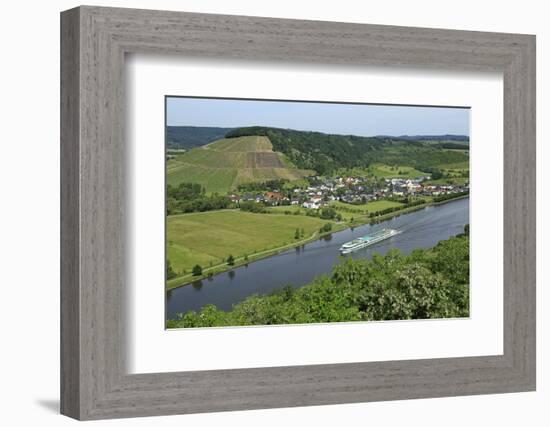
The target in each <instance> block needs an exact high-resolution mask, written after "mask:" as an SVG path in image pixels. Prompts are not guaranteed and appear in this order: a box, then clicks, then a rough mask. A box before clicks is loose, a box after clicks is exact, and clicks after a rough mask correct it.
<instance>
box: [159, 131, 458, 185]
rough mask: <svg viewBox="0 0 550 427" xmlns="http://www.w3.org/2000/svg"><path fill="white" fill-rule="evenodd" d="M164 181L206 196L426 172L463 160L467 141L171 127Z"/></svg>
mask: <svg viewBox="0 0 550 427" xmlns="http://www.w3.org/2000/svg"><path fill="white" fill-rule="evenodd" d="M167 144H168V148H184V149H186V150H187V151H185V152H183V153H173V154H171V155H170V156H169V161H168V164H167V179H168V183H169V184H172V185H175V184H177V183H179V182H196V183H200V184H201V185H203V186H204V187H205V188H206V189H207V191H208V192H219V193H224V192H227V191H229V190H230V189H234V188H236V187H237V186H238V185H239V184H244V183H251V182H259V181H268V180H274V179H284V180H288V181H293V180H297V179H301V178H303V177H305V176H308V175H314V174H316V175H330V174H333V173H337V172H338V171H339V170H341V169H351V168H367V167H369V166H371V165H375V164H378V165H380V164H381V165H389V166H408V167H411V168H414V169H416V170H418V171H422V172H425V173H427V174H429V173H434V172H436V171H439V170H441V169H444V168H445V166H446V165H451V164H460V163H464V162H467V161H468V160H469V155H468V151H467V150H468V149H469V145H468V137H466V136H462V135H440V136H434V135H416V136H406V135H405V136H399V137H393V136H376V137H364V136H355V135H331V134H325V133H321V132H306V131H298V130H293V129H280V128H272V127H264V126H252V127H244V128H233V129H231V128H214V127H208V128H205V127H190V126H186V127H183V126H176V127H174V126H171V127H169V128H168V129H167Z"/></svg>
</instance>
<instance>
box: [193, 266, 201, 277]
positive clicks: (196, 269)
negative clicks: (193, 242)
mask: <svg viewBox="0 0 550 427" xmlns="http://www.w3.org/2000/svg"><path fill="white" fill-rule="evenodd" d="M201 274H202V267H201V266H200V265H199V264H196V265H195V266H194V267H193V276H200V275H201Z"/></svg>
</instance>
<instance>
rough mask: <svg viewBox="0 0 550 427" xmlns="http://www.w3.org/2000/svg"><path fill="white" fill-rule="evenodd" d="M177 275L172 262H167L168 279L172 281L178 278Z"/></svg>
mask: <svg viewBox="0 0 550 427" xmlns="http://www.w3.org/2000/svg"><path fill="white" fill-rule="evenodd" d="M176 276H177V274H176V272H175V271H174V269H173V268H172V265H171V264H170V260H166V279H168V280H170V279H173V278H174V277H176Z"/></svg>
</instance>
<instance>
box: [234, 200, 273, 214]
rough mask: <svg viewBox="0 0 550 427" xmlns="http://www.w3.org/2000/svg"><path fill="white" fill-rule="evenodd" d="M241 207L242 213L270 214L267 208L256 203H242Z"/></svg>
mask: <svg viewBox="0 0 550 427" xmlns="http://www.w3.org/2000/svg"><path fill="white" fill-rule="evenodd" d="M239 207H240V208H241V210H242V211H245V212H252V213H269V211H268V210H267V209H266V208H265V206H264V205H263V204H261V203H256V202H241V203H240V205H239Z"/></svg>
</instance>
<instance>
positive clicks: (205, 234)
mask: <svg viewBox="0 0 550 427" xmlns="http://www.w3.org/2000/svg"><path fill="white" fill-rule="evenodd" d="M325 223H326V221H324V220H321V219H319V218H313V217H306V216H304V215H284V214H283V213H282V212H281V214H276V213H272V214H254V213H249V212H242V211H238V210H222V211H211V212H203V213H191V214H184V215H175V216H170V217H168V219H167V245H168V247H167V250H168V259H169V260H170V263H171V265H172V268H173V269H174V271H176V273H178V274H187V273H189V272H190V271H191V269H192V268H193V266H194V265H196V264H199V265H201V266H202V267H203V268H207V267H209V266H214V265H218V264H220V263H223V262H225V260H226V259H227V257H228V256H229V255H233V257H235V258H236V259H238V258H241V257H244V256H245V255H248V256H249V257H250V256H252V255H254V254H255V253H258V252H261V251H264V250H269V249H274V248H278V247H281V246H284V245H286V244H291V243H293V242H295V241H296V239H295V238H294V234H295V232H296V229H297V228H299V229H302V228H303V229H304V239H305V238H308V237H311V236H312V235H313V234H314V233H316V232H317V231H318V230H319V228H320V227H321V226H323V224H325Z"/></svg>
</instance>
